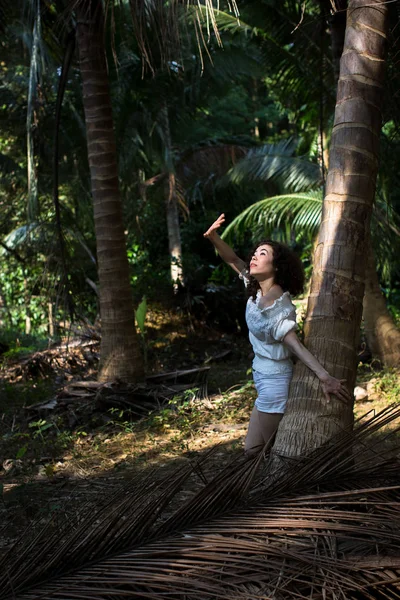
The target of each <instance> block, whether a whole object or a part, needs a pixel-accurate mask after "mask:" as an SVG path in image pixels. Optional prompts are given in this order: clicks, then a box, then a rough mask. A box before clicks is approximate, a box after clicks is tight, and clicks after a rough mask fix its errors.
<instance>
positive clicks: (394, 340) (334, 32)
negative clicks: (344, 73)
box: [324, 0, 400, 367]
mask: <svg viewBox="0 0 400 600" xmlns="http://www.w3.org/2000/svg"><path fill="white" fill-rule="evenodd" d="M324 4H325V9H327V8H328V4H330V2H327V0H324ZM335 5H336V8H337V11H338V12H335V13H334V14H333V15H332V18H331V19H330V29H331V38H332V60H333V67H334V72H335V81H337V79H338V77H339V72H340V57H341V55H342V52H343V44H344V35H345V31H346V11H345V10H344V9H345V8H346V6H347V0H339V1H338V0H336V2H335ZM325 164H326V165H327V164H328V161H326V162H325ZM364 294H365V295H364V311H363V319H364V326H365V327H364V329H365V336H366V339H367V343H368V347H369V349H370V351H371V353H372V354H373V356H374V357H375V358H377V359H378V360H380V361H381V363H382V364H384V365H386V366H388V367H395V366H399V365H400V331H399V330H398V329H397V328H396V324H395V322H394V320H393V318H392V316H391V315H390V313H389V311H388V310H387V308H386V302H385V300H384V298H383V296H382V293H381V290H380V286H379V280H378V277H377V274H376V264H375V257H374V254H373V250H372V248H371V252H370V253H369V254H368V263H367V270H366V274H365V292H364Z"/></svg>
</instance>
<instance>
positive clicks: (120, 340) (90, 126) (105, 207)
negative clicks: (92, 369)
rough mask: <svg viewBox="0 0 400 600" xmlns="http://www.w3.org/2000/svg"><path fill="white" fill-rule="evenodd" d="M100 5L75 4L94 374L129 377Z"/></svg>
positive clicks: (129, 304) (131, 357) (132, 340)
mask: <svg viewBox="0 0 400 600" xmlns="http://www.w3.org/2000/svg"><path fill="white" fill-rule="evenodd" d="M102 10H103V9H102V3H101V2H100V1H96V0H88V1H87V2H80V3H78V4H77V7H76V11H77V45H78V49H79V58H80V70H81V76H82V83H83V104H84V110H85V121H86V135H87V145H88V156H89V165H90V173H91V185H92V195H93V210H94V222H95V232H96V244H97V260H98V274H99V283H100V314H101V363H100V373H99V378H100V380H101V381H105V380H108V379H116V378H118V379H121V380H122V381H130V382H132V381H137V380H139V379H141V378H142V376H143V362H142V357H141V353H140V350H139V343H138V338H137V335H136V329H135V317H134V309H133V301H132V292H131V287H130V277H129V265H128V259H127V254H126V247H125V235H124V227H123V223H122V209H121V199H120V194H119V188H118V169H117V152H116V145H115V136H114V129H113V120H112V111H111V99H110V89H109V82H108V74H107V64H106V58H105V50H104V23H103V13H102Z"/></svg>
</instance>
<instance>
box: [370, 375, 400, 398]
mask: <svg viewBox="0 0 400 600" xmlns="http://www.w3.org/2000/svg"><path fill="white" fill-rule="evenodd" d="M374 387H375V391H376V392H377V393H378V394H382V395H383V396H384V397H385V400H387V401H388V402H389V403H392V402H398V401H400V376H399V373H398V372H396V371H395V370H394V369H387V370H385V371H383V372H382V373H380V375H379V376H378V377H377V381H376V382H375V386H374Z"/></svg>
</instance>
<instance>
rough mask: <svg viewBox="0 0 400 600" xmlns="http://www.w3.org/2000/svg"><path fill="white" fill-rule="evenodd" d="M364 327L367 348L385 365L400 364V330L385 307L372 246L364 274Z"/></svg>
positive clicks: (397, 365) (396, 365)
mask: <svg viewBox="0 0 400 600" xmlns="http://www.w3.org/2000/svg"><path fill="white" fill-rule="evenodd" d="M363 316H364V329H365V336H366V338H367V342H368V346H369V349H370V350H371V352H372V355H373V356H375V357H376V358H378V359H379V360H380V361H381V362H382V363H383V364H384V365H386V366H387V367H399V366H400V331H399V330H398V329H397V327H396V325H395V323H394V321H393V319H392V316H391V315H390V313H389V311H388V309H387V308H386V301H385V298H384V297H383V295H382V292H381V287H380V284H379V278H378V275H377V272H376V267H375V259H374V254H373V250H372V247H370V249H369V252H368V262H367V270H366V275H365V296H364V313H363Z"/></svg>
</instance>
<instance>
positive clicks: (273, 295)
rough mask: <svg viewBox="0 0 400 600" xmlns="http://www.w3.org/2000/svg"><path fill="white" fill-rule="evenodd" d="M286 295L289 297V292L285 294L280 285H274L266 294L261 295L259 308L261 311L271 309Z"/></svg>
mask: <svg viewBox="0 0 400 600" xmlns="http://www.w3.org/2000/svg"><path fill="white" fill-rule="evenodd" d="M285 294H286V295H288V292H284V291H283V289H282V288H281V286H280V285H274V286H273V287H272V288H271V289H270V290H269V291H268V292H267V293H266V294H264V295H263V296H261V295H260V298H259V301H258V306H259V308H261V309H264V308H270V307H272V306H273V305H275V304H276V302H277V301H278V300H279V299H280V298H283V297H284V296H285Z"/></svg>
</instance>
